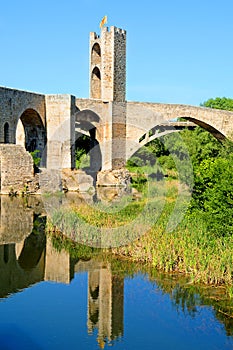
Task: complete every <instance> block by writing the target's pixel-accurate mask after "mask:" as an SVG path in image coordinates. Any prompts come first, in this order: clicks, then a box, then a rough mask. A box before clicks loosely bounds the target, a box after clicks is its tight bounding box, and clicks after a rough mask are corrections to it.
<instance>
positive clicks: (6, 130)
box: [4, 123, 10, 143]
mask: <svg viewBox="0 0 233 350" xmlns="http://www.w3.org/2000/svg"><path fill="white" fill-rule="evenodd" d="M4 143H10V133H9V124H8V123H5V124H4Z"/></svg>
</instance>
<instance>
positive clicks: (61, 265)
mask: <svg viewBox="0 0 233 350" xmlns="http://www.w3.org/2000/svg"><path fill="white" fill-rule="evenodd" d="M0 198H1V215H0V219H1V229H0V276H1V278H0V297H1V298H7V297H9V296H11V295H12V294H14V293H17V292H19V291H22V290H23V289H27V288H28V287H30V286H32V285H34V284H36V283H38V282H41V281H49V282H56V283H62V284H64V285H70V284H71V282H72V281H73V280H74V277H75V275H77V274H81V273H83V272H85V273H86V274H87V275H88V279H87V289H86V290H85V293H86V295H87V304H86V310H87V316H86V317H87V319H86V331H87V334H89V335H90V336H92V337H95V338H96V342H97V343H98V346H99V347H100V348H104V347H105V346H106V344H115V341H116V340H119V339H121V338H122V337H124V333H125V332H124V313H125V307H124V305H125V302H126V301H125V300H124V294H125V293H126V290H125V279H126V278H127V277H128V276H131V275H133V274H134V273H138V272H146V273H147V274H148V276H149V279H150V280H151V282H152V284H154V285H155V286H156V287H155V288H159V289H160V290H162V291H163V293H166V294H167V295H170V299H171V300H172V303H173V305H174V306H175V308H176V309H177V310H182V312H184V313H187V314H189V315H190V316H191V317H196V316H197V315H198V310H199V309H198V308H199V307H202V306H203V305H211V306H212V307H213V308H214V309H215V310H216V311H215V314H216V317H217V318H218V319H219V321H220V322H222V324H223V325H224V326H225V329H226V333H227V334H228V335H232V334H233V321H232V320H233V318H232V315H230V316H229V315H228V316H227V317H226V315H224V313H226V310H229V309H231V310H232V305H231V304H232V303H230V302H229V301H227V302H226V303H225V304H224V303H221V301H220V297H221V299H224V293H223V290H221V289H220V290H219V289H218V292H217V290H216V291H215V290H213V289H212V292H211V294H210V290H209V289H207V288H205V292H204V293H203V292H202V294H199V293H198V290H197V289H195V287H194V286H189V285H188V284H187V281H185V279H183V280H182V279H181V278H177V277H175V276H169V275H162V274H159V273H158V272H155V271H149V270H146V269H145V270H144V271H142V270H143V268H142V267H138V266H137V265H133V264H129V263H127V262H119V261H117V260H114V259H113V260H111V261H110V260H109V259H103V258H102V257H97V256H93V257H91V256H88V257H87V258H84V256H83V255H77V254H76V255H75V254H72V253H71V252H70V250H69V249H65V246H66V244H65V243H66V242H64V244H63V243H62V244H60V243H59V244H56V239H54V238H53V237H51V236H46V234H45V225H46V213H45V211H44V208H43V203H42V202H41V200H40V198H39V197H38V198H37V197H31V198H27V199H25V198H14V199H11V198H10V197H7V196H2V197H0ZM72 200H74V198H72ZM139 293H140V291H139ZM221 293H222V295H221ZM210 296H211V298H210ZM146 297H147V296H146ZM227 312H228V311H227ZM142 336H143V335H142Z"/></svg>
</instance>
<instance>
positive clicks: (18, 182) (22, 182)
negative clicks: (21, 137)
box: [0, 144, 34, 194]
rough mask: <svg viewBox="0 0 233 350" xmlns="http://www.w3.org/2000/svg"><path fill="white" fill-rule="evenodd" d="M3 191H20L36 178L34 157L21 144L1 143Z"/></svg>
mask: <svg viewBox="0 0 233 350" xmlns="http://www.w3.org/2000/svg"><path fill="white" fill-rule="evenodd" d="M0 174H1V182H0V183H1V193H2V194H9V193H10V192H12V191H13V192H17V193H20V192H22V191H24V190H25V186H26V185H28V184H29V183H30V182H32V181H33V179H34V168H33V159H32V157H31V155H30V154H29V153H28V152H27V151H26V150H25V149H24V148H23V147H22V146H20V145H13V144H4V145H3V144H1V145H0Z"/></svg>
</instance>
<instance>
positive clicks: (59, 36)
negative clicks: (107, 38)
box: [0, 0, 233, 105]
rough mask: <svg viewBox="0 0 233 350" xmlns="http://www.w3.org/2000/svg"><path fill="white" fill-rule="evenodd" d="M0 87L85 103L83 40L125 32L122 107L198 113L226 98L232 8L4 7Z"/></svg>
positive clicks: (85, 2) (232, 51) (201, 1)
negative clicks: (175, 106)
mask: <svg viewBox="0 0 233 350" xmlns="http://www.w3.org/2000/svg"><path fill="white" fill-rule="evenodd" d="M0 8H1V11H0V33H1V35H0V47H1V65H0V85H1V86H7V87H12V88H18V89H22V90H29V91H36V92H41V93H68V94H73V95H75V96H78V97H88V95H89V32H90V31H96V32H99V22H100V20H101V18H102V17H103V16H104V15H105V14H106V15H108V26H111V25H115V26H117V27H120V28H123V29H126V30H127V99H128V100H131V101H149V102H163V103H184V104H192V105H199V104H200V103H201V102H203V101H205V100H207V99H208V98H210V97H217V96H219V97H223V96H225V97H231V98H233V20H232V13H233V1H232V0H222V1H215V0H212V1H210V0H189V1H188V0H186V1H185V0H163V1H156V0H144V1H137V0H134V1H132V0H128V1H127V0H124V1H123V0H118V1H112V0H109V1H106V0H98V1H96V0H95V1H93V0H76V1H75V0H66V1H61V0H40V1H32V0H30V1H29V0H21V1H16V0H13V1H12V0H8V1H2V3H1V6H0Z"/></svg>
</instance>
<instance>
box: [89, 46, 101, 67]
mask: <svg viewBox="0 0 233 350" xmlns="http://www.w3.org/2000/svg"><path fill="white" fill-rule="evenodd" d="M91 63H92V65H100V63H101V49H100V45H99V44H97V43H95V44H94V45H93V47H92V50H91Z"/></svg>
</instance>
